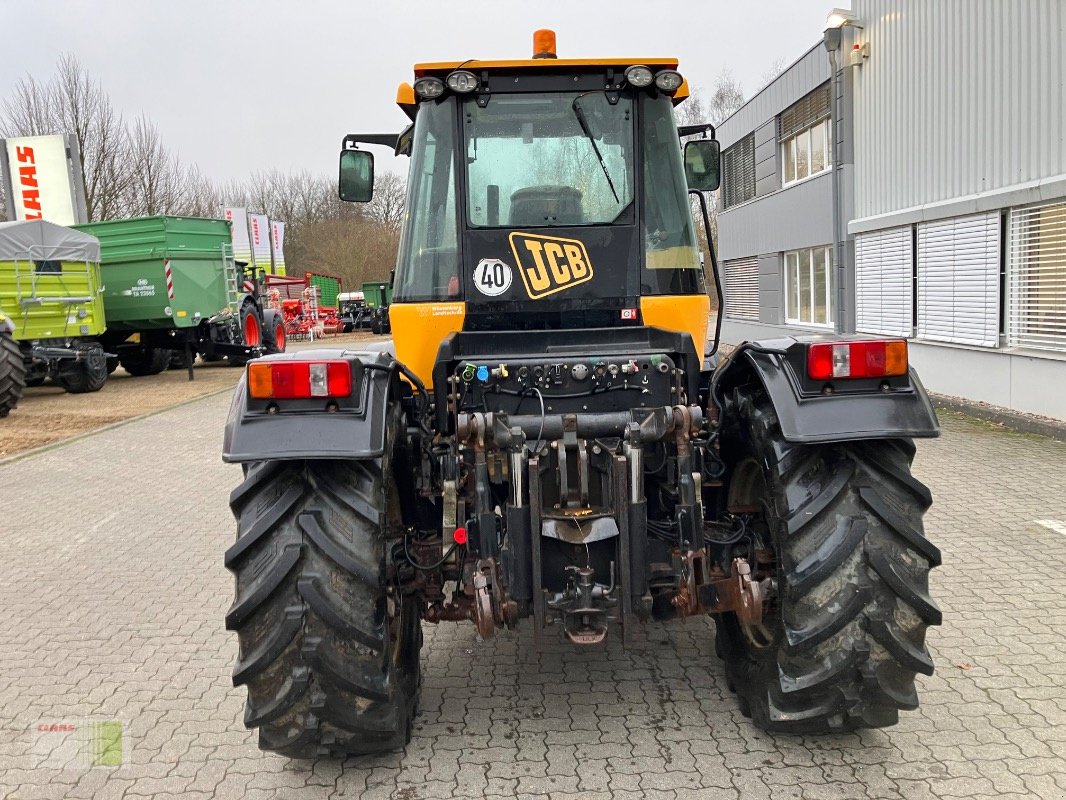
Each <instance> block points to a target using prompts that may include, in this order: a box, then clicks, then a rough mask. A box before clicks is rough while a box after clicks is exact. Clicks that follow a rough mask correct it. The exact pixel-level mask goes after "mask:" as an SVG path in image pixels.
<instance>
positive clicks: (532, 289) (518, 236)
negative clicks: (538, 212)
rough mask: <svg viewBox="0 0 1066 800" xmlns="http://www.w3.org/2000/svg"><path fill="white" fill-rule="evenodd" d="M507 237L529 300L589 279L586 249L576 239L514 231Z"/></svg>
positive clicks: (590, 274) (590, 270)
mask: <svg viewBox="0 0 1066 800" xmlns="http://www.w3.org/2000/svg"><path fill="white" fill-rule="evenodd" d="M508 239H509V240H510V242H511V252H513V253H514V257H515V261H516V262H517V263H518V271H519V272H520V273H521V274H522V282H523V283H524V284H525V285H526V293H527V294H528V295H529V297H530V299H532V300H539V299H540V298H542V297H547V296H548V295H550V294H555V293H556V292H561V291H562V290H563V289H569V288H570V287H571V286H577V285H578V284H579V283H584V282H585V281H590V280H592V262H591V261H589V254H588V251H587V250H585V245H584V244H583V243H582V242H580V241H578V240H577V239H561V238H559V237H558V236H538V235H537V234H535V233H517V232H515V233H512V234H511V235H510V236H509V237H508Z"/></svg>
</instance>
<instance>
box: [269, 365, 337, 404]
mask: <svg viewBox="0 0 1066 800" xmlns="http://www.w3.org/2000/svg"><path fill="white" fill-rule="evenodd" d="M248 393H249V394H250V395H251V396H252V397H253V398H255V399H256V400H311V399H314V398H319V397H323V398H329V397H348V396H350V395H351V393H352V368H351V365H350V364H349V363H348V362H347V361H341V360H336V361H265V362H264V361H255V362H252V363H251V364H249V365H248Z"/></svg>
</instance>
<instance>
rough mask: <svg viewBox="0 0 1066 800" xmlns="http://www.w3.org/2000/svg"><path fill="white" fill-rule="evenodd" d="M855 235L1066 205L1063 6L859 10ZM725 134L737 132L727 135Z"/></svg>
mask: <svg viewBox="0 0 1066 800" xmlns="http://www.w3.org/2000/svg"><path fill="white" fill-rule="evenodd" d="M853 10H854V13H855V15H856V16H857V17H858V19H859V22H860V23H861V24H862V26H863V29H862V30H861V31H860V32H859V34H858V35H859V37H860V39H859V40H860V41H867V42H869V46H870V53H869V58H868V59H867V60H866V62H865V63H864V64H863V65H862V66H861V67H857V68H854V69H851V70H849V72H851V73H853V77H854V81H855V128H856V135H855V149H856V158H855V162H856V164H857V169H856V173H855V192H856V194H855V213H854V217H853V221H852V222H851V224H850V225H849V230H850V231H851V232H852V233H855V232H861V231H866V230H875V229H878V228H886V227H891V226H894V225H900V224H906V223H911V222H918V221H921V220H923V219H937V218H943V217H949V216H957V215H962V214H966V213H970V212H977V211H987V210H993V209H995V208H1001V207H1004V206H1008V205H1019V204H1023V203H1027V202H1035V201H1039V200H1049V199H1054V198H1055V197H1062V196H1064V195H1066V144H1064V141H1063V130H1064V129H1066V111H1064V103H1063V92H1064V88H1063V84H1064V82H1066V47H1064V45H1063V42H1064V40H1066V3H1064V2H1063V0H1009V2H1008V1H1007V0H936V2H930V0H854V3H853ZM723 127H725V126H724V125H723Z"/></svg>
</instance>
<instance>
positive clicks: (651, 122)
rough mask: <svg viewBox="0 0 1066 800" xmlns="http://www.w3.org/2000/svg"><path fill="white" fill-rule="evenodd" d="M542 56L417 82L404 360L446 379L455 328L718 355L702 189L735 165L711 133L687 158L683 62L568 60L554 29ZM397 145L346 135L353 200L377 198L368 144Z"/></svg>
mask: <svg viewBox="0 0 1066 800" xmlns="http://www.w3.org/2000/svg"><path fill="white" fill-rule="evenodd" d="M534 50H535V54H534V57H533V58H532V59H529V60H513V61H456V62H446V63H429V64H418V65H416V66H415V70H414V72H415V80H414V84H413V86H411V85H409V84H406V83H405V84H402V85H401V86H400V89H399V92H398V97H397V100H398V102H399V104H400V107H401V108H402V109H403V110H404V111H405V112H406V113H407V114H408V116H409V117H410V118H411V120H412V125H411V127H409V128H408V129H407V130H406V131H405V132H404V133H403V134H401V135H400V136H399V137H397V140H396V141H397V152H400V153H404V154H407V155H409V156H410V157H411V164H410V175H409V180H408V197H407V203H408V207H407V224H406V226H405V229H404V232H403V239H402V242H401V245H400V250H399V255H398V260H397V266H396V276H395V283H394V300H393V302H394V305H393V307H392V312H391V314H392V318H393V319H392V322H393V331H394V339H395V346H396V350H397V357H398V358H399V359H400V360H401V361H404V363H407V364H410V365H412V366H413V368H414V369H415V371H416V372H417V373H419V375H420V376H421V377H422V378H423V380H425V381H426V382H427V383H432V374H431V365H432V359H433V356H434V355H435V354H436V348H437V345H438V344H439V342H440V341H441V339H442V338H443V337H444V336H446V335H447V334H448V333H451V332H454V331H509V330H526V331H529V330H551V329H556V330H562V329H588V328H615V327H637V326H641V325H652V326H656V327H660V328H665V329H667V330H674V331H681V332H684V333H687V334H689V335H690V336H691V337H692V340H693V344H694V348H695V349H696V350H697V351H698V354H699V355H700V356H701V357H702V355H703V352H704V341H705V339H706V334H707V320H708V312H709V306H710V303H709V299H708V296H707V287H706V285H705V280H704V274H703V270H702V266H701V258H700V252H699V247H698V238H697V234H696V229H695V226H694V224H693V217H692V214H691V211H690V205H689V197H688V192H689V190H690V189H693V190H704V191H709V190H713V189H715V188H717V185H718V162H719V153H718V144H717V142H716V141H715V140H714V139H713V138H704V139H697V140H694V141H690V142H688V143H687V144H686V147H685V152H684V156H683V155H682V149H681V146H680V138H679V131H678V128H677V125H676V123H675V120H674V116H673V108H674V106H676V105H677V104H678V103H680V102H682V101H683V100H684V99H685V98H686V97H687V96H688V85H687V82H686V81H685V79H684V78H683V77H682V76H681V75H680V73H678V72H677V62H676V60H673V59H600V60H581V59H559V58H557V57H556V55H555V42H554V34H552V33H551V32H550V31H538V32H537V33H536V34H535V36H534ZM700 130H701V131H702V132H703V133H704V136H705V137H706V136H707V135H708V134H710V135H711V136H713V129H712V128H711V126H700ZM381 141H382V137H377V136H359V135H350V136H348V137H346V138H345V145H344V147H345V149H344V151H343V152H342V154H341V196H342V198H345V199H350V200H368V199H370V197H371V195H372V186H371V184H372V179H373V167H372V158H373V157H372V155H371V154H370V153H369V152H366V151H363V150H359V149H358V146H359V144H360V143H364V142H366V143H380V142H381ZM427 306H428V308H427ZM427 317H429V318H431V319H432V320H434V323H433V324H432V325H431V326H429V327H428V328H427V327H426V326H422V325H411V324H407V323H410V322H413V321H414V320H415V319H425V318H427ZM424 333H429V334H430V335H429V339H426V338H425V335H424Z"/></svg>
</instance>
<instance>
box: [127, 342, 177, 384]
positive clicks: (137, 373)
mask: <svg viewBox="0 0 1066 800" xmlns="http://www.w3.org/2000/svg"><path fill="white" fill-rule="evenodd" d="M170 359H171V351H170V350H163V349H161V348H158V347H140V348H137V349H134V350H126V351H124V352H123V353H121V354H120V355H119V357H118V363H119V364H121V365H122V368H123V369H124V370H126V372H128V373H129V374H130V375H133V376H134V377H137V378H143V377H145V376H148V375H158V374H159V373H160V372H162V371H163V370H165V369H167V368H168V367H169V366H170Z"/></svg>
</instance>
